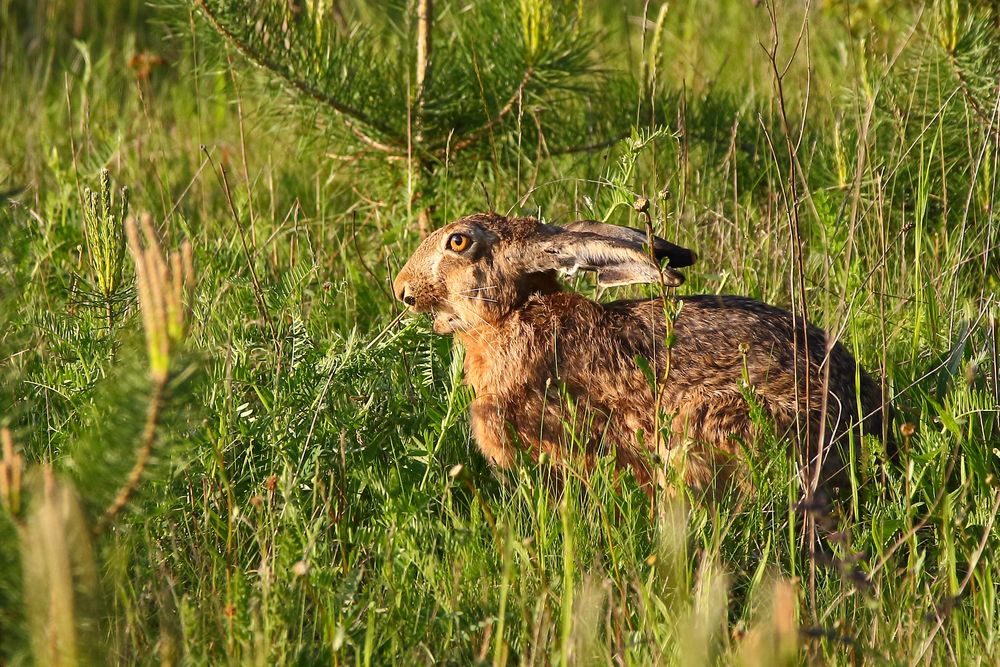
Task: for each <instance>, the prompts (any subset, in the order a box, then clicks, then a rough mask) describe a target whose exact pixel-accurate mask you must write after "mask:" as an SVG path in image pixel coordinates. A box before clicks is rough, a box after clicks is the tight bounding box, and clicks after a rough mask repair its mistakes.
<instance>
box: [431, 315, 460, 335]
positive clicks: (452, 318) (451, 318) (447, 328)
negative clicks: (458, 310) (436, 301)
mask: <svg viewBox="0 0 1000 667" xmlns="http://www.w3.org/2000/svg"><path fill="white" fill-rule="evenodd" d="M431 318H432V319H433V321H434V326H433V329H434V333H439V334H450V333H455V332H456V331H462V330H463V329H465V328H466V327H467V325H466V323H465V321H464V320H463V319H462V318H461V317H459V316H458V315H456V314H455V313H448V312H444V311H441V310H438V311H432V312H431Z"/></svg>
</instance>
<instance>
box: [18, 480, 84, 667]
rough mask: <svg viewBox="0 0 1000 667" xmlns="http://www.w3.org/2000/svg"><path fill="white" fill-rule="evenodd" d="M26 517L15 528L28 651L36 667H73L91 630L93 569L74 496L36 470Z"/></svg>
mask: <svg viewBox="0 0 1000 667" xmlns="http://www.w3.org/2000/svg"><path fill="white" fill-rule="evenodd" d="M33 486H34V487H35V492H34V493H33V494H32V503H31V508H30V511H29V512H28V515H27V517H26V518H25V520H24V522H23V523H20V524H18V536H19V538H20V540H19V541H20V547H21V565H22V569H23V576H24V599H25V601H26V603H27V616H28V621H29V628H30V635H31V643H32V650H33V652H34V655H35V659H36V661H37V663H38V664H40V665H77V664H81V663H87V662H89V661H90V660H92V659H93V658H95V657H96V656H91V655H88V650H87V645H88V642H87V638H88V637H89V636H92V635H93V633H94V632H95V631H96V630H97V628H96V622H95V620H94V619H95V618H96V615H95V614H94V613H92V612H93V611H94V605H95V602H96V596H95V593H96V590H97V567H96V564H95V560H94V550H93V546H92V545H91V543H90V531H89V530H88V527H87V523H86V521H85V520H84V517H83V511H82V510H81V509H80V504H79V501H78V499H77V496H76V493H75V492H74V491H73V489H72V488H71V487H70V486H68V485H67V484H65V483H63V482H60V481H58V480H57V479H56V477H55V474H54V473H53V471H52V469H51V468H50V467H49V466H47V465H43V466H41V470H40V475H38V476H37V477H36V478H35V483H34V484H33Z"/></svg>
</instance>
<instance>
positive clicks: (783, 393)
mask: <svg viewBox="0 0 1000 667" xmlns="http://www.w3.org/2000/svg"><path fill="white" fill-rule="evenodd" d="M646 241H647V237H646V235H645V234H644V233H643V232H641V231H639V230H636V229H630V228H626V227H619V226H616V225H610V224H603V223H599V222H589V221H583V222H574V223H571V224H568V225H565V226H556V225H551V224H544V223H541V222H539V221H537V220H535V219H533V218H507V217H504V216H502V215H499V214H495V213H483V214H477V215H471V216H468V217H466V218H462V219H461V220H458V221H456V222H453V223H451V224H449V225H447V226H445V227H444V228H442V229H439V230H437V231H436V232H434V233H433V234H431V235H430V236H428V237H427V239H425V240H424V242H423V243H422V244H421V245H420V247H418V248H417V250H416V252H414V253H413V256H412V257H411V258H410V260H409V261H408V262H407V263H406V265H405V266H404V267H403V269H402V270H401V271H400V272H399V275H398V276H397V277H396V280H395V283H394V286H393V287H394V291H395V293H396V296H397V297H398V298H399V299H400V300H402V301H403V302H404V303H405V304H406V305H407V306H409V308H410V309H411V310H413V311H415V312H420V313H430V314H431V316H432V317H433V328H434V331H435V332H437V333H440V334H454V335H455V336H457V337H458V339H459V341H460V342H461V343H462V344H463V345H464V347H465V350H466V352H465V380H466V382H467V383H468V384H470V385H471V386H472V387H473V389H474V390H475V399H474V401H473V403H472V406H471V415H472V431H473V434H474V436H475V439H476V442H477V443H478V444H479V447H480V449H481V450H482V452H483V454H485V455H486V456H487V457H488V459H489V460H490V461H491V462H493V463H494V464H496V465H498V466H501V467H509V466H510V465H511V464H512V463H513V462H514V460H515V458H516V449H517V448H518V447H524V448H526V449H527V450H528V451H529V453H530V454H531V455H532V456H534V457H538V456H539V455H540V454H542V453H546V454H548V455H549V457H551V459H553V460H555V461H557V462H559V461H562V462H565V461H569V460H571V459H573V460H582V461H583V462H584V464H585V465H586V463H587V462H589V461H592V460H593V457H594V456H596V455H601V454H605V453H612V455H613V456H614V460H615V461H616V464H617V467H618V468H620V469H624V468H631V469H632V470H633V471H634V473H635V475H636V477H637V478H638V480H639V481H640V483H642V484H643V485H644V486H645V487H646V489H647V490H648V491H650V492H651V490H652V486H653V483H654V481H656V480H662V479H663V478H662V477H661V476H660V475H659V474H658V473H657V471H658V470H661V469H663V466H665V465H670V466H673V467H674V468H675V469H676V470H678V471H679V472H680V473H681V475H682V476H683V479H684V480H685V482H686V483H687V484H689V485H691V486H692V487H694V488H695V489H703V490H706V491H712V492H717V491H718V490H719V485H720V484H723V485H731V484H736V485H738V486H745V485H746V484H747V483H748V482H747V481H746V476H745V474H744V469H745V466H744V465H741V461H742V459H743V457H744V456H745V451H746V448H752V447H753V446H754V443H755V438H756V436H757V435H758V434H757V433H756V432H755V431H756V430H757V428H758V427H756V426H755V421H754V420H751V418H750V412H751V402H753V403H754V404H755V405H757V406H760V407H761V408H763V409H764V410H766V411H767V413H769V414H770V416H771V418H772V419H773V422H774V424H775V426H776V427H777V429H779V432H781V433H783V432H785V431H787V430H791V429H794V428H795V427H796V426H798V428H799V429H800V431H801V432H803V434H804V433H806V432H808V433H810V434H811V435H810V438H811V441H812V442H814V443H818V442H819V437H820V435H819V434H820V431H821V429H820V422H821V420H820V414H821V413H822V411H823V410H824V407H825V411H826V414H827V419H826V423H825V428H824V429H822V430H823V432H824V435H823V443H824V447H822V448H819V447H816V446H811V447H810V448H809V449H808V450H806V451H810V452H813V454H810V456H812V457H813V458H814V459H815V458H819V459H820V461H821V467H820V469H819V470H820V481H821V485H822V486H823V487H824V490H832V488H836V487H841V486H842V485H843V484H844V481H845V477H846V476H845V475H844V473H843V470H844V467H845V461H846V460H847V459H846V456H845V452H846V451H847V447H848V446H849V445H848V443H856V442H858V441H859V439H860V435H861V434H862V433H870V434H874V435H877V436H881V434H882V418H881V414H882V400H881V395H880V391H879V387H878V386H877V385H876V384H875V383H874V382H873V381H872V380H871V378H870V377H869V376H868V374H867V373H865V371H864V370H862V369H861V368H860V367H859V366H858V364H857V363H856V362H855V360H854V358H853V357H852V356H851V354H850V353H849V352H848V351H847V350H846V349H845V348H844V347H843V346H842V345H840V344H836V345H834V346H833V347H832V349H831V350H830V351H829V356H828V358H827V349H826V334H825V333H824V332H823V331H822V330H820V329H818V328H816V327H813V326H809V328H808V341H807V342H808V345H803V342H802V340H798V349H797V350H796V339H802V338H803V336H802V327H801V320H793V318H792V315H791V314H790V313H789V312H787V311H785V310H782V309H780V308H776V307H774V306H769V305H767V304H764V303H761V302H759V301H754V300H752V299H748V298H744V297H739V296H715V295H701V296H684V297H682V298H679V299H678V300H677V301H675V302H672V303H674V304H675V306H674V308H675V309H679V310H677V312H676V314H675V315H672V316H671V319H672V321H673V332H672V336H671V338H672V341H673V342H672V345H670V346H669V351H668V349H667V346H666V345H665V344H664V341H665V340H666V339H667V334H668V331H667V327H668V323H667V318H666V315H665V308H664V302H663V301H662V300H661V299H645V300H628V301H614V302H611V303H597V302H594V301H591V300H589V299H586V298H584V297H583V296H581V295H579V294H576V293H573V292H567V291H565V289H564V288H563V287H562V285H561V284H560V282H559V280H558V274H560V273H564V274H572V273H574V272H575V271H578V270H583V271H593V272H596V273H597V282H598V284H599V285H601V286H611V285H627V284H632V283H656V284H659V282H660V280H661V279H662V280H663V282H664V284H665V285H667V286H677V285H680V284H681V283H682V282H683V280H684V277H683V275H681V274H680V273H679V272H677V270H676V269H678V268H681V267H685V266H689V265H691V264H692V263H693V262H694V260H695V256H694V253H693V252H691V251H690V250H686V249H684V248H681V247H679V246H676V245H673V244H672V243H669V242H667V241H664V240H662V239H659V238H656V239H655V241H654V248H653V251H654V254H655V257H656V261H654V260H652V259H651V258H650V253H649V251H648V250H649V249H648V246H647V244H646ZM664 259H666V260H667V263H668V264H667V266H666V267H663V268H662V269H661V266H660V265H659V261H662V260H664ZM661 271H662V274H661ZM661 275H662V278H661ZM670 303H671V301H668V302H667V305H669V304H670ZM807 347H808V354H809V359H810V361H809V363H808V365H806V364H805V363H804V357H805V350H806V348H807ZM643 360H645V361H643ZM796 363H798V372H796V368H795V366H796ZM825 364H829V381H828V385H827V386H828V387H829V392H828V395H827V400H826V402H825V403H826V404H825V406H824V402H823V401H822V396H821V393H822V392H821V388H822V387H823V386H824V375H825V367H824V365H825ZM806 366H808V373H809V385H810V386H811V387H812V390H811V392H810V395H809V400H808V405H807V402H806V399H805V395H804V394H805V391H804V389H805V381H804V372H803V371H804V369H805V368H806ZM644 367H645V368H644ZM653 373H655V375H656V380H655V382H653V381H652V378H651V375H652V374H653ZM656 392H660V396H659V399H658V401H657V399H655V394H656ZM657 403H658V405H659V408H660V414H661V415H662V416H661V418H660V419H659V420H658V419H657V418H656V417H655V415H656V414H657V410H656V406H657ZM859 409H860V413H861V417H862V418H861V419H859V418H858V415H859ZM760 421H761V420H759V419H758V420H756V423H760ZM807 423H808V428H807V427H806V424H807ZM798 440H799V441H804V438H799V439H798ZM751 451H752V449H751ZM816 452H819V453H818V454H817V453H816ZM802 453H803V454H804V453H805V452H802ZM800 460H801V458H800ZM805 469H806V468H803V470H805ZM806 476H807V475H803V477H806Z"/></svg>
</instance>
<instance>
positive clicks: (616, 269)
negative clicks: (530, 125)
mask: <svg viewBox="0 0 1000 667" xmlns="http://www.w3.org/2000/svg"><path fill="white" fill-rule="evenodd" d="M646 241H647V238H646V234H645V233H644V232H641V231H639V230H637V229H631V228H628V227H619V226H617V225H609V224H604V223H600V222H591V221H581V222H573V223H570V224H568V225H565V226H561V227H560V226H556V225H549V224H544V223H541V222H539V221H537V220H535V219H534V218H506V217H504V216H502V215H499V214H496V213H479V214H476V215H470V216H468V217H465V218H462V219H461V220H457V221H455V222H452V223H450V224H448V225H446V226H444V227H442V228H441V229H439V230H437V231H436V232H434V233H433V234H431V235H430V236H428V237H427V238H426V239H425V240H424V242H423V243H421V244H420V247H418V248H417V250H416V251H415V252H414V253H413V256H412V257H410V260H409V261H408V262H407V263H406V266H404V267H403V270H402V271H400V272H399V275H398V276H396V280H395V282H394V284H393V289H394V291H395V293H396V296H397V297H398V298H399V299H400V300H401V301H403V303H405V304H406V305H407V306H409V307H410V308H411V309H412V310H414V311H415V312H420V313H431V314H432V315H433V318H434V331H436V332H438V333H451V332H454V331H463V330H465V329H468V328H470V327H475V326H478V325H482V324H488V325H492V324H496V323H498V322H499V321H500V320H502V319H503V318H504V317H506V316H507V315H508V314H510V312H511V311H513V310H514V309H516V308H518V307H519V306H521V305H522V304H523V303H524V302H525V300H527V298H528V297H529V296H530V295H531V294H534V293H538V292H543V293H544V292H555V291H558V290H559V289H560V287H559V282H558V280H557V274H558V273H560V272H561V273H565V274H573V273H575V272H576V271H578V270H583V271H594V272H596V273H597V282H598V284H599V285H602V286H613V285H630V284H633V283H658V282H659V281H660V275H661V270H662V276H663V280H664V283H665V284H666V285H668V286H676V285H680V284H681V283H682V282H683V281H684V276H683V275H681V274H680V273H679V272H678V271H676V269H677V268H680V267H684V266H689V265H691V264H692V263H693V262H694V260H695V255H694V253H693V252H691V251H690V250H687V249H685V248H681V247H679V246H676V245H674V244H672V243H669V242H667V241H664V240H663V239H660V238H654V242H653V253H654V255H655V257H656V260H655V261H653V260H651V259H650V256H649V250H648V247H647V245H646ZM663 259H666V260H668V266H666V267H663V268H662V269H661V267H660V265H659V262H660V261H662V260H663Z"/></svg>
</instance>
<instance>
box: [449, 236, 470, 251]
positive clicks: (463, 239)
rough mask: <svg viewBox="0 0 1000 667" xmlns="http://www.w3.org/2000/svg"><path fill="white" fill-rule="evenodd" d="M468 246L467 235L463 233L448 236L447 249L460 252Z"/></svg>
mask: <svg viewBox="0 0 1000 667" xmlns="http://www.w3.org/2000/svg"><path fill="white" fill-rule="evenodd" d="M468 247H469V237H468V236H466V235H465V234H452V235H451V236H449V237H448V250H451V251H452V252H462V251H464V250H467V249H468Z"/></svg>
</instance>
